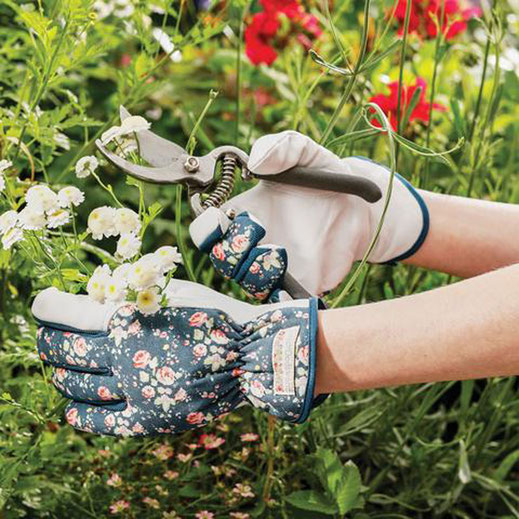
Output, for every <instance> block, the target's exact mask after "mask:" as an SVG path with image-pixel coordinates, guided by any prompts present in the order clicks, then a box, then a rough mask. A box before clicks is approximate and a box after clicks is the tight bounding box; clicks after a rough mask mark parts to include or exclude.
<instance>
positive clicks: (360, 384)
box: [315, 265, 519, 394]
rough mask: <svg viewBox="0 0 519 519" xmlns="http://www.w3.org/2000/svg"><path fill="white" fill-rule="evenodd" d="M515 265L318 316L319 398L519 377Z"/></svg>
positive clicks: (518, 269)
mask: <svg viewBox="0 0 519 519" xmlns="http://www.w3.org/2000/svg"><path fill="white" fill-rule="evenodd" d="M518 287H519V265H513V266H511V267H507V268H503V269H501V270H498V271H495V272H491V273H488V274H484V275H481V276H478V277H474V278H472V279H470V280H465V281H461V282H459V283H456V284H453V285H449V286H446V287H443V288H439V289H436V290H431V291H429V292H424V293H421V294H415V295H411V296H406V297H402V298H399V299H394V300H390V301H383V302H378V303H371V304H366V305H362V306H355V307H348V308H340V309H336V310H324V311H321V312H320V313H319V334H318V341H317V374H316V387H315V392H316V394H320V393H335V392H346V391H353V390H358V389H369V388H379V387H385V386H398V385H404V384H414V383H422V382H439V381H446V380H465V379H474V378H482V377H492V376H509V375H516V374H518V373H519V319H518V316H519V290H518Z"/></svg>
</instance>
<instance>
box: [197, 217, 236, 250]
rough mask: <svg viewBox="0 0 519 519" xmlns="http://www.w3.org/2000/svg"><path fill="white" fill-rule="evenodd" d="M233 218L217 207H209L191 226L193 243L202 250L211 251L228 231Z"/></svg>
mask: <svg viewBox="0 0 519 519" xmlns="http://www.w3.org/2000/svg"><path fill="white" fill-rule="evenodd" d="M230 223H231V220H230V219H229V218H227V216H226V215H225V213H224V212H223V211H222V210H220V209H218V208H217V207H209V208H208V209H206V210H205V211H204V212H203V213H202V214H201V215H200V216H198V217H197V218H195V219H194V220H193V221H192V222H191V225H190V226H189V234H190V235H191V239H192V240H193V243H194V244H195V245H196V246H197V248H198V249H200V250H201V251H202V252H209V251H210V250H211V248H212V247H213V245H214V244H215V243H216V242H217V241H218V240H220V238H222V236H223V235H224V234H225V233H226V232H227V229H228V228H229V225H230Z"/></svg>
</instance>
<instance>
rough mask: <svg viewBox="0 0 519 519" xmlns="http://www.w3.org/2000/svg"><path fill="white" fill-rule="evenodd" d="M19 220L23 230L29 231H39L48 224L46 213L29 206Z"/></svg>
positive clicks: (21, 213) (22, 211)
mask: <svg viewBox="0 0 519 519" xmlns="http://www.w3.org/2000/svg"><path fill="white" fill-rule="evenodd" d="M18 220H19V222H20V225H21V227H22V229H25V230H27V231H39V230H40V229H43V228H44V227H45V225H46V224H47V218H45V213H42V212H40V211H35V210H34V209H32V208H31V207H30V206H27V207H25V208H24V209H22V210H21V211H20V213H19V215H18Z"/></svg>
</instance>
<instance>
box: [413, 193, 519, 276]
mask: <svg viewBox="0 0 519 519" xmlns="http://www.w3.org/2000/svg"><path fill="white" fill-rule="evenodd" d="M420 193H421V195H422V196H423V198H424V200H425V203H426V204H427V206H428V208H429V212H430V217H431V218H430V230H429V234H428V236H427V239H426V240H425V242H424V244H423V245H422V247H421V248H420V249H419V251H418V252H417V253H416V254H415V255H413V256H412V257H410V258H409V259H408V260H406V261H405V262H406V263H409V264H412V265H416V266H420V267H425V268H429V269H433V270H439V271H441V272H447V273H449V274H453V275H456V276H461V277H471V276H476V275H478V274H483V273H484V272H489V271H491V270H494V269H496V268H500V267H505V266H508V265H512V264H514V263H517V262H519V239H517V229H519V206H516V205H512V204H501V203H498V202H488V201H483V200H474V199H470V198H463V197H458V196H450V195H441V194H436V193H430V192H427V191H421V192H420Z"/></svg>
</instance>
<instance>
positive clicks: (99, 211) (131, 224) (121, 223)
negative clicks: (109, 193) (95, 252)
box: [88, 205, 142, 260]
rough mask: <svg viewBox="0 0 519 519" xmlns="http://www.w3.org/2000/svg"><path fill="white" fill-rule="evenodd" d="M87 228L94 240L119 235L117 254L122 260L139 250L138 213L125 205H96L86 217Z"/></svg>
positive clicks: (132, 255) (139, 228)
mask: <svg viewBox="0 0 519 519" xmlns="http://www.w3.org/2000/svg"><path fill="white" fill-rule="evenodd" d="M88 230H89V232H90V233H91V234H92V238H94V240H102V239H103V238H109V237H111V236H120V238H119V241H118V242H117V256H118V257H119V258H121V259H123V260H127V259H130V258H133V257H134V256H136V255H137V254H138V253H139V251H140V250H141V245H142V242H141V238H140V236H139V231H140V230H141V222H140V220H139V215H138V214H137V213H136V212H135V211H132V210H131V209H128V208H126V207H122V208H120V209H115V208H114V207H109V206H107V205H104V206H102V207H97V208H96V209H94V210H93V211H92V212H91V213H90V215H89V217H88Z"/></svg>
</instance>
